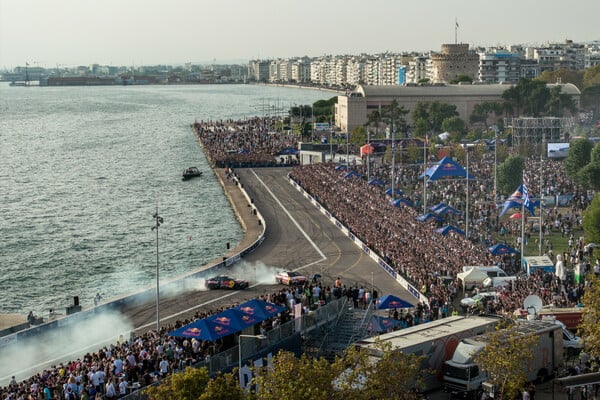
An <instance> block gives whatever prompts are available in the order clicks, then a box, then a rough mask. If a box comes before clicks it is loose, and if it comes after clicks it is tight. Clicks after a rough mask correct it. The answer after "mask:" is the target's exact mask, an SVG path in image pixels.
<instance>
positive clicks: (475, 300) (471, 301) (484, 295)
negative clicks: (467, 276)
mask: <svg viewBox="0 0 600 400" xmlns="http://www.w3.org/2000/svg"><path fill="white" fill-rule="evenodd" d="M497 299H498V293H496V292H480V293H477V294H476V295H475V296H473V297H465V298H464V299H461V300H460V306H461V307H462V308H463V309H465V310H466V309H468V308H469V307H474V306H476V305H477V304H479V303H481V304H482V305H483V306H484V307H485V305H486V304H487V302H488V301H494V300H497Z"/></svg>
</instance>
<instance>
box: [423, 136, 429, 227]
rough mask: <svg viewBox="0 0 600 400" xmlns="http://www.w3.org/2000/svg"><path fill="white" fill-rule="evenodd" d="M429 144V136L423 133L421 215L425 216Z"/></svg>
mask: <svg viewBox="0 0 600 400" xmlns="http://www.w3.org/2000/svg"><path fill="white" fill-rule="evenodd" d="M428 144H429V134H428V133H427V132H426V133H425V143H424V144H423V215H425V214H427V175H425V174H426V173H427V145H428Z"/></svg>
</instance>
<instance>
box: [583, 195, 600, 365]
mask: <svg viewBox="0 0 600 400" xmlns="http://www.w3.org/2000/svg"><path fill="white" fill-rule="evenodd" d="M598 199H600V197H598V195H596V197H595V198H594V201H596V203H597V204H596V210H597V211H596V212H597V214H598V215H597V216H596V223H597V224H598V225H596V229H598V227H599V226H600V200H598ZM584 223H585V217H584ZM584 229H585V228H584ZM597 234H598V236H597V239H600V232H597ZM587 237H588V236H587V233H586V238H587ZM586 279H588V280H589V283H590V284H589V286H587V287H586V289H585V292H584V293H583V297H582V299H581V302H582V303H583V305H584V307H583V308H582V312H581V323H580V325H579V333H580V335H581V337H582V338H583V345H584V346H585V350H586V351H587V352H588V353H589V354H590V355H591V356H592V357H599V356H600V280H599V279H598V278H597V277H596V276H595V275H594V274H588V276H587V277H586Z"/></svg>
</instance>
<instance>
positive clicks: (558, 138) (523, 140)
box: [504, 117, 575, 147]
mask: <svg viewBox="0 0 600 400" xmlns="http://www.w3.org/2000/svg"><path fill="white" fill-rule="evenodd" d="M504 126H506V127H509V128H511V129H512V137H513V146H515V147H520V146H522V145H531V144H533V145H536V144H540V143H560V142H568V141H569V135H570V133H571V132H572V130H573V127H574V126H575V122H574V120H573V118H572V117H565V118H558V117H541V118H534V117H518V118H504Z"/></svg>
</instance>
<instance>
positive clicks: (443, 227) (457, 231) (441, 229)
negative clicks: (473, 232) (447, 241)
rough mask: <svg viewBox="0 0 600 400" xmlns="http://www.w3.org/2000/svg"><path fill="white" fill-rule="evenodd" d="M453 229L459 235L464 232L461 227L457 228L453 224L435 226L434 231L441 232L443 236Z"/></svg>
mask: <svg viewBox="0 0 600 400" xmlns="http://www.w3.org/2000/svg"><path fill="white" fill-rule="evenodd" d="M453 231H454V232H456V233H458V234H459V235H464V234H465V232H464V231H463V230H462V229H459V228H457V227H456V226H454V225H446V226H442V227H441V228H437V229H436V230H435V231H434V232H435V233H441V234H442V235H443V236H446V235H447V234H449V233H450V232H453Z"/></svg>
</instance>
